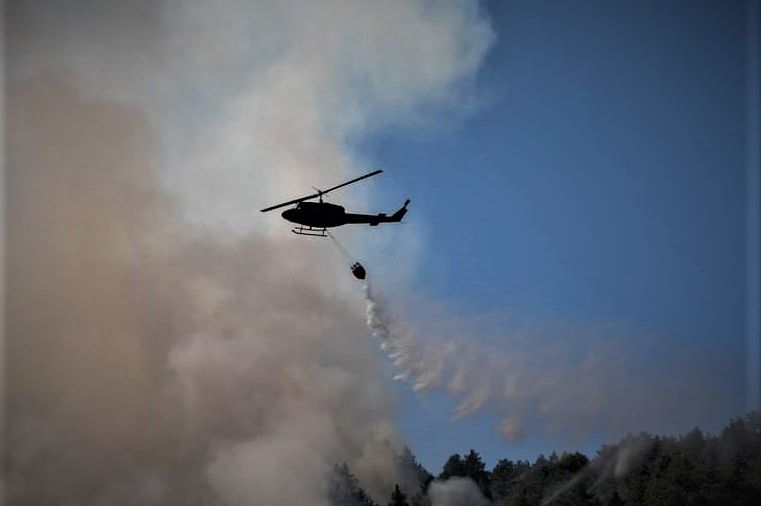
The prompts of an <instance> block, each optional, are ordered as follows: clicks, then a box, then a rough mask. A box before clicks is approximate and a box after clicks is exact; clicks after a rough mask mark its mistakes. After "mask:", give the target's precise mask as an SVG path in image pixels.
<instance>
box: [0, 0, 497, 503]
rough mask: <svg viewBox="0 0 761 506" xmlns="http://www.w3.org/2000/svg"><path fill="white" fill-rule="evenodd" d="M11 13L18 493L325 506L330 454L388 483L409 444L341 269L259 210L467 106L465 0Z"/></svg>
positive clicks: (12, 414) (12, 427)
mask: <svg viewBox="0 0 761 506" xmlns="http://www.w3.org/2000/svg"><path fill="white" fill-rule="evenodd" d="M7 13H8V24H7V25H6V27H7V28H8V29H9V34H8V38H7V40H8V43H9V66H8V69H9V72H8V77H9V86H8V125H9V128H8V130H9V131H8V136H9V142H8V177H7V180H8V198H9V202H8V206H7V209H8V220H7V223H8V242H9V245H8V266H9V269H8V271H9V273H10V276H9V279H8V293H9V300H8V325H7V329H8V357H7V358H8V360H7V364H8V368H9V371H8V452H9V456H8V459H7V461H8V463H9V469H8V478H9V498H10V500H11V502H12V503H13V504H19V505H22V504H56V503H59V502H60V501H61V500H66V501H70V502H71V503H76V504H102V505H108V504H135V505H137V504H140V505H150V504H162V505H167V504H183V505H188V504H203V505H212V506H213V505H231V506H235V505H242V504H268V505H271V506H277V505H292V504H312V505H318V506H319V505H322V504H326V503H327V498H326V496H325V493H324V485H325V477H326V475H327V473H328V472H329V471H330V469H331V468H332V466H333V465H334V464H335V463H337V462H347V463H348V465H349V466H351V469H352V472H353V473H355V474H356V475H357V477H358V478H359V479H360V480H361V482H362V485H363V487H364V488H365V489H366V490H368V492H370V493H371V494H373V495H375V496H376V497H378V498H383V497H385V496H386V494H387V492H388V490H389V487H391V486H392V485H393V483H394V482H395V481H399V479H400V477H399V476H397V471H398V470H397V469H396V467H395V452H396V451H397V450H398V449H399V448H400V447H401V446H402V443H401V441H399V437H398V436H397V434H396V430H395V429H394V423H393V420H394V412H393V409H392V406H393V403H392V402H391V399H390V396H389V393H388V392H386V391H385V390H384V388H383V386H381V385H380V384H379V382H378V381H377V377H378V374H379V372H378V370H377V364H376V363H375V357H374V356H373V354H372V353H371V352H370V351H371V347H370V344H369V343H368V342H367V341H366V340H363V339H359V338H358V337H359V336H362V335H363V334H364V333H366V330H365V329H364V326H363V325H362V318H361V311H360V308H359V307H358V306H357V305H356V304H354V301H353V300H352V299H351V296H350V293H349V291H348V290H347V289H346V287H347V284H346V283H341V282H340V281H338V282H337V281H336V280H341V279H344V278H345V271H344V266H343V265H342V264H341V263H339V262H337V261H336V259H335V258H334V257H333V255H331V254H330V250H329V249H328V248H324V247H321V246H320V245H317V244H315V243H303V242H295V241H294V239H293V237H291V236H290V233H289V232H288V231H287V228H285V227H283V226H282V224H281V223H280V222H279V220H277V219H267V217H266V216H263V215H261V214H260V213H259V212H258V210H259V209H261V208H262V207H264V206H265V205H267V204H272V203H274V202H277V201H282V200H283V199H285V198H289V197H292V196H295V195H297V194H300V193H302V192H303V190H304V189H308V188H309V185H311V184H315V185H321V184H324V183H334V182H337V181H339V180H340V179H342V178H343V177H344V176H346V175H348V174H349V173H353V172H354V171H355V170H358V169H359V168H361V163H360V162H359V161H358V159H359V158H360V156H359V154H358V153H356V152H355V150H354V148H353V145H354V142H355V141H358V140H359V139H360V138H361V137H362V136H363V135H364V134H366V133H367V132H370V131H372V130H373V129H378V128H383V127H386V126H389V125H410V124H417V123H423V122H425V121H426V119H427V118H429V117H430V116H429V114H430V113H431V111H432V109H436V108H438V107H444V108H455V109H456V108H459V107H460V106H461V105H462V103H463V100H464V98H465V97H467V87H468V82H469V81H470V80H471V79H472V77H473V75H474V73H475V72H476V71H477V69H478V67H479V65H480V63H481V61H482V59H483V56H484V54H485V52H486V50H487V48H488V46H489V45H490V43H491V41H492V39H493V35H492V33H491V30H490V28H489V25H488V23H487V22H486V21H485V19H484V18H483V16H482V15H481V13H480V10H479V7H478V3H477V2H475V1H472V2H471V1H465V2H463V1H459V0H452V1H444V2H435V3H431V2H427V1H423V0H420V1H408V0H399V1H394V2H383V3H382V4H381V3H378V2H374V1H359V2H358V1H354V0H351V1H348V0H347V1H343V0H332V1H328V2H310V1H304V0H298V1H296V0H262V1H259V2H249V1H243V0H230V1H226V2H222V1H212V2H205V1H204V2H202V1H190V2H186V1H174V0H167V1H162V2H155V1H148V0H138V1H135V2H117V1H113V2H109V1H106V2H57V1H54V0H50V1H45V0H41V1H30V2H21V1H19V2H10V3H9V5H8V10H7ZM274 218H277V217H276V216H275V217H274Z"/></svg>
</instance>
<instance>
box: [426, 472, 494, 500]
mask: <svg viewBox="0 0 761 506" xmlns="http://www.w3.org/2000/svg"><path fill="white" fill-rule="evenodd" d="M428 497H429V498H430V499H431V506H488V505H490V504H492V502H491V501H489V500H487V499H486V498H485V497H484V496H483V494H481V491H480V490H478V486H477V485H476V484H475V482H474V481H473V480H471V479H470V478H450V479H448V480H446V481H434V482H433V483H431V486H430V487H429V488H428Z"/></svg>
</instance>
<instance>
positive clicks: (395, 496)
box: [388, 485, 410, 506]
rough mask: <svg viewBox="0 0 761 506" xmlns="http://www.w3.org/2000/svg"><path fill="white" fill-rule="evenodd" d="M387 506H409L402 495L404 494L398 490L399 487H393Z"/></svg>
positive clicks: (405, 497)
mask: <svg viewBox="0 0 761 506" xmlns="http://www.w3.org/2000/svg"><path fill="white" fill-rule="evenodd" d="M388 506H410V503H408V502H407V496H406V495H404V492H402V490H401V489H400V488H399V485H396V486H395V487H394V491H393V492H392V493H391V501H389V503H388Z"/></svg>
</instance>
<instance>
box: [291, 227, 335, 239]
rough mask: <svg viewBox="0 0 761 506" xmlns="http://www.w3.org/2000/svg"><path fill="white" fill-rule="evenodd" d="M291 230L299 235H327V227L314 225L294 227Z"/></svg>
mask: <svg viewBox="0 0 761 506" xmlns="http://www.w3.org/2000/svg"><path fill="white" fill-rule="evenodd" d="M291 232H293V233H294V234H298V235H311V236H312V237H327V236H328V234H327V229H326V228H314V227H302V226H298V227H294V228H293V229H291Z"/></svg>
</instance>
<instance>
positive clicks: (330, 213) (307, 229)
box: [261, 170, 410, 237]
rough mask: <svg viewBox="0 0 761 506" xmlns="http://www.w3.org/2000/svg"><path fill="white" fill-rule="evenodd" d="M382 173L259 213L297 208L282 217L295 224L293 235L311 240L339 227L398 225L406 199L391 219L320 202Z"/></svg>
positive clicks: (383, 214) (381, 214)
mask: <svg viewBox="0 0 761 506" xmlns="http://www.w3.org/2000/svg"><path fill="white" fill-rule="evenodd" d="M381 172H383V171H382V170H375V171H373V172H370V173H368V174H365V175H364V176H360V177H358V178H355V179H352V180H351V181H346V182H345V183H341V184H339V185H336V186H334V187H332V188H328V189H327V190H320V189H318V188H315V190H317V193H315V194H313V195H308V196H306V197H300V198H297V199H293V200H289V201H288V202H283V203H282V204H277V205H274V206H270V207H266V208H264V209H262V210H261V212H263V213H266V212H267V211H272V210H274V209H279V208H281V207H285V206H289V205H291V204H296V207H293V208H291V209H286V210H285V211H283V213H282V214H281V216H282V217H283V218H285V219H286V220H288V221H290V222H291V223H296V225H297V226H296V227H294V228H293V229H292V230H291V231H292V232H293V233H294V234H298V235H308V236H313V237H327V236H328V233H327V230H328V228H332V227H340V226H342V225H349V224H362V223H366V224H368V225H370V226H371V227H375V226H377V225H378V224H379V223H399V222H400V221H402V218H404V215H405V214H406V213H407V206H408V205H409V203H410V200H409V199H407V200H405V201H404V204H403V205H402V207H400V208H399V209H398V210H397V211H396V212H395V213H394V214H392V215H391V216H387V215H386V214H385V213H379V214H355V213H347V212H346V210H345V209H344V207H343V206H339V205H338V204H331V203H329V202H323V201H322V197H323V195H327V194H328V193H330V192H332V191H334V190H337V189H339V188H343V187H344V186H348V185H350V184H353V183H356V182H357V181H361V180H363V179H367V178H368V177H372V176H375V175H377V174H380V173H381ZM312 199H318V201H317V202H307V201H308V200H312Z"/></svg>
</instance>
